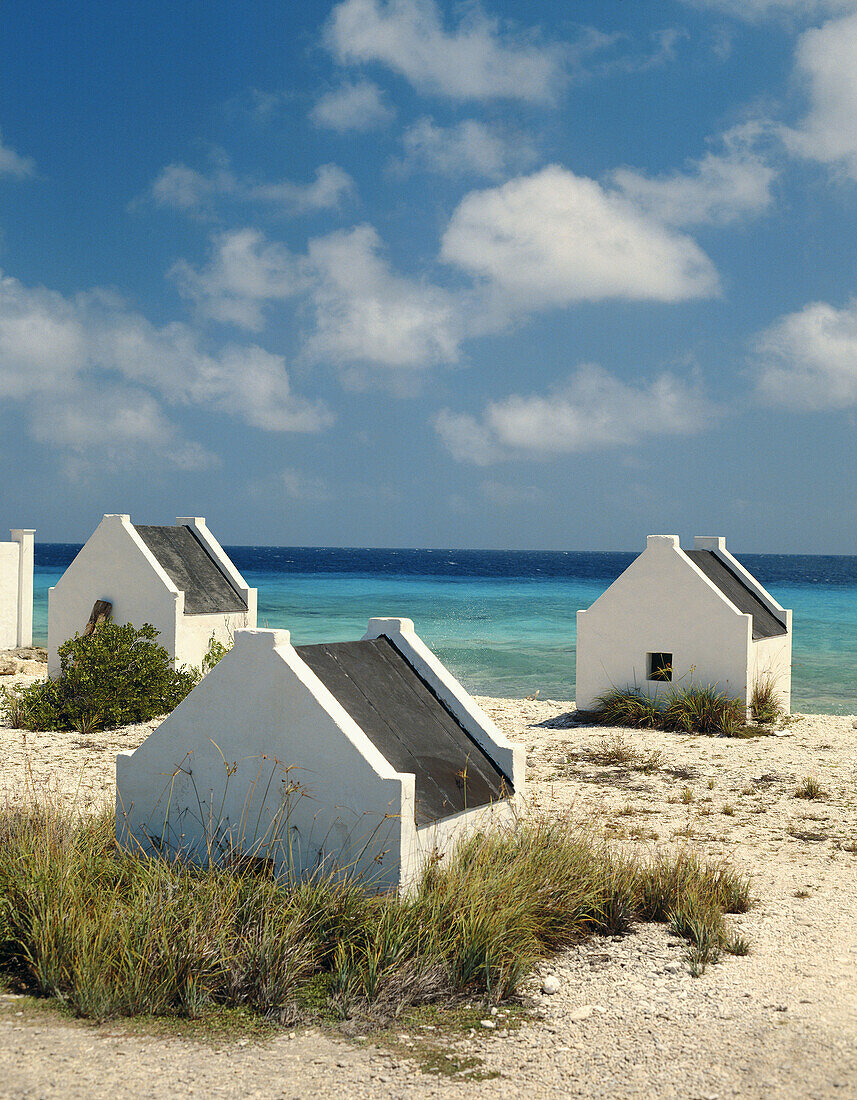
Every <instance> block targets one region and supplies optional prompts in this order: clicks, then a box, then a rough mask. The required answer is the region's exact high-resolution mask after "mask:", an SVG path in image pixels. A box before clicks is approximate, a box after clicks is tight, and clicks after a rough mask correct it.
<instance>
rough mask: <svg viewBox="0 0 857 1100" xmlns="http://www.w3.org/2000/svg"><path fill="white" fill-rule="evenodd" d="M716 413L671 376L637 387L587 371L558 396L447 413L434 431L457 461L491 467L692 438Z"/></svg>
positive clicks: (521, 398) (583, 369)
mask: <svg viewBox="0 0 857 1100" xmlns="http://www.w3.org/2000/svg"><path fill="white" fill-rule="evenodd" d="M712 414H713V410H712V408H711V407H710V405H709V404H708V402H707V401H706V400H705V398H704V397H703V396H702V394H701V393H700V392H699V389H698V388H697V387H696V386H695V385H689V384H688V383H687V382H684V381H682V380H681V379H679V378H676V377H674V376H673V375H670V374H661V375H659V376H658V377H657V378H655V379H654V380H653V381H652V382H649V383H642V384H635V385H634V384H629V383H627V382H624V381H622V380H621V379H619V378H616V377H615V376H614V375H612V374H610V373H609V372H608V371H606V370H604V369H603V368H602V367H599V366H597V365H595V364H587V365H584V366H581V367H579V368H578V369H577V370H576V371H575V372H574V374H573V375H572V376H571V378H570V379H569V380H568V382H567V383H566V384H565V385H564V386H562V387H560V388H559V389H557V390H555V391H553V392H551V393H549V394H547V395H540V394H530V395H526V396H518V395H513V396H511V397H507V398H504V399H503V400H501V401H493V402H491V403H490V404H489V405H488V406H487V407H486V408H485V410H484V411H483V413H482V415H481V417H479V418H477V417H474V416H471V415H469V414H461V413H454V412H451V411H450V410H448V409H446V410H443V411H442V412H441V413H440V414H439V415H438V416H437V418H436V419H435V429H436V430H437V432H438V434H439V435H440V437H441V439H442V441H443V443H444V444H445V446H446V448H447V449H448V450H449V452H450V453H451V454H452V456H453V457H454V458H456V459H458V460H459V461H461V462H472V463H475V464H476V465H478V466H488V465H491V464H492V463H494V462H498V461H501V460H502V459H504V458H511V457H514V456H515V455H523V456H526V457H529V458H550V457H553V456H556V455H561V454H570V453H574V452H581V451H592V450H598V449H602V448H605V447H618V446H628V445H631V444H635V443H640V442H642V441H643V440H645V439H647V438H649V437H652V436H659V435H689V434H693V433H695V432H698V431H701V430H702V429H703V428H704V427H705V426H706V425H707V424H708V423H710V421H711V417H712Z"/></svg>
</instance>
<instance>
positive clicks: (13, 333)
mask: <svg viewBox="0 0 857 1100" xmlns="http://www.w3.org/2000/svg"><path fill="white" fill-rule="evenodd" d="M144 395H146V396H144ZM0 399H2V400H3V401H4V402H5V403H8V402H10V401H15V402H20V403H22V404H23V405H25V406H27V407H30V408H31V409H32V410H34V423H35V424H36V425H39V424H44V423H52V424H56V425H57V428H56V432H51V433H49V438H50V439H53V440H54V441H56V442H57V443H58V444H60V445H69V446H70V445H71V441H72V440H73V439H75V438H79V439H86V438H88V436H87V434H86V431H85V430H84V429H83V428H82V418H83V417H84V416H85V415H86V413H87V411H88V415H89V417H90V423H96V424H97V423H99V421H98V415H97V410H98V409H100V408H101V407H102V406H103V407H104V409H105V411H106V415H107V421H106V427H105V433H106V435H105V439H108V438H116V439H118V438H120V437H121V438H125V439H126V440H128V441H129V442H130V443H135V442H138V441H139V440H140V438H141V437H142V435H143V434H144V433H145V430H146V427H147V426H148V428H149V429H150V432H151V436H150V438H151V441H152V444H153V446H159V447H165V446H167V444H169V447H170V449H171V452H172V453H173V455H174V456H177V457H176V461H183V462H184V463H185V465H187V463H188V462H194V461H208V459H207V458H206V456H205V454H204V453H203V452H202V451H201V450H199V449H198V448H197V449H196V450H194V448H193V447H190V449H188V446H189V445H183V444H182V443H181V439H180V433H179V432H178V430H177V429H174V428H173V427H171V425H170V422H169V421H168V420H167V419H166V416H165V414H164V413H163V411H162V409H163V406H164V405H172V406H193V407H194V408H207V409H209V410H211V411H214V412H218V413H223V414H226V415H229V416H233V417H236V418H237V419H238V420H240V421H241V422H243V423H245V424H249V425H252V426H253V427H258V428H263V429H266V430H269V431H297V432H313V431H318V430H320V429H321V428H324V427H326V426H327V425H328V424H329V423H330V422H331V420H332V417H331V414H330V413H329V411H328V410H327V408H326V407H325V406H324V405H323V404H322V403H320V402H311V401H307V400H305V399H304V398H302V397H300V396H298V395H296V394H294V393H293V392H292V390H291V387H290V382H289V376H288V372H287V371H286V367H285V362H284V360H283V359H282V357H281V356H278V355H272V354H271V353H270V352H267V351H265V350H264V349H262V348H259V347H256V346H252V345H251V346H249V347H238V346H231V347H227V348H225V349H221V350H219V351H218V352H216V353H209V352H206V351H205V350H203V349H202V348H201V347H200V344H199V340H198V337H197V335H196V333H195V332H194V331H193V330H192V329H191V328H189V327H188V326H187V325H184V324H180V323H172V324H168V325H164V326H162V327H157V326H155V325H153V324H152V323H151V322H150V321H149V320H147V318H145V317H144V316H143V315H142V314H140V313H137V312H135V311H134V310H131V309H129V308H128V307H127V306H126V305H125V303H124V302H123V301H122V300H121V299H119V298H118V297H117V296H115V295H112V294H108V293H104V292H99V291H92V292H89V293H86V294H79V295H76V296H75V297H65V296H64V295H62V294H59V293H57V292H56V291H52V290H48V289H45V288H43V287H36V288H31V287H27V286H25V285H24V284H23V283H21V282H19V281H18V280H17V279H14V278H12V277H10V276H2V277H0ZM39 410H47V411H48V413H49V416H48V417H47V419H46V418H45V416H40V415H37V413H38V411H39ZM51 410H52V411H51ZM135 410H136V411H135ZM46 415H47V414H46ZM36 430H37V431H41V430H42V429H41V428H39V427H37V428H36ZM99 430H100V429H99ZM194 455H196V459H195V458H194ZM181 456H184V457H183V458H182V457H181Z"/></svg>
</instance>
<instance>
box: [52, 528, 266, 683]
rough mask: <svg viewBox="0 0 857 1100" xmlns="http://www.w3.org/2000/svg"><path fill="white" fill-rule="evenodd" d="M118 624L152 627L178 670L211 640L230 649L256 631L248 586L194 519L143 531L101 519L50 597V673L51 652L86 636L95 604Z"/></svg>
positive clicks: (55, 664)
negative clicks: (243, 632)
mask: <svg viewBox="0 0 857 1100" xmlns="http://www.w3.org/2000/svg"><path fill="white" fill-rule="evenodd" d="M99 600H102V601H104V602H106V603H109V604H111V605H112V609H111V616H112V619H113V621H114V622H117V623H128V622H130V623H133V624H134V626H137V627H139V626H142V625H143V623H151V624H152V625H153V626H154V627H155V628H156V629H157V630H158V631H159V632H160V636H159V638H158V642H159V643H160V644H161V645H162V646H164V647H165V649H166V650H167V651H168V653H169V654H170V656H171V657H172V658H173V659H174V660H175V663H176V666H177V667H178V666H180V665H185V664H187V665H196V666H199V665H200V664H201V662H202V659H203V657H204V656H205V653H206V651H207V649H208V646H209V642H210V641H211V638H212V637H214V638H216V639H217V640H218V641H220V642H223V643H224V644H228V643H229V642H230V640H231V638H232V635H233V634H234V632H235V631H236V630H237V629H239V628H241V627H248V626H249V627H254V626H255V625H256V589H255V588H250V587H249V586H248V584H247V582H246V581H245V580H244V578H243V577H242V576H241V574H240V573H239V572H238V570H237V569H236V568H235V566H234V565H233V564H232V562H231V560H230V558H229V556H228V554H226V552H225V551H224V549H223V547H222V546H221V545H220V543H219V542H218V541H217V539H216V538H215V537H214V536H213V535H212V534H211V532H210V531H209V530H208V527H207V526H206V523H205V520H204V519H203V518H202V517H200V516H192V517H185V518H180V519H177V520H176V522H175V525H174V526H172V525H171V526H142V525H140V524H133V523H131V518H130V516H125V515H107V516H104V518H103V519H102V521H101V523H99V525H98V527H97V528H96V529H95V531H94V532H93V533H92V535H91V536H90V537H89V540H88V541H87V542H86V544H85V546H83V547H82V548H81V550H80V552H79V553H78V555H77V557H76V558H75V559H74V561H73V562H72V563H71V565H70V566H69V567H68V569H66V571H65V573H63V575H62V576H61V577H60V579H59V580H58V581H57V583H56V585H55V586H54V587H53V588H51V589H49V591H48V672H49V673H50V674H51V675H55V674H56V673H57V672H58V671H59V658H58V657H57V649H58V648H59V646H61V645H62V644H63V642H65V641H67V640H68V639H69V638H72V637H74V635H75V633H81V634H82V633H84V631H85V629H86V626H87V623H88V622H89V619H90V615H91V614H92V612H93V607H94V604H95V603H96V601H99Z"/></svg>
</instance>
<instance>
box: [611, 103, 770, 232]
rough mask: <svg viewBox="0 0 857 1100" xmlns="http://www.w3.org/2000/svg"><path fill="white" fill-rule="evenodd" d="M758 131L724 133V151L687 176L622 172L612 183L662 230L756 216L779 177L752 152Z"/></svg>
mask: <svg viewBox="0 0 857 1100" xmlns="http://www.w3.org/2000/svg"><path fill="white" fill-rule="evenodd" d="M762 129H763V127H761V125H760V124H749V125H748V126H742V127H739V128H737V129H735V130H732V131H730V132H728V133H726V134H724V135H723V138H722V140H723V141H724V143H725V145H726V151H725V152H724V153H722V154H716V153H706V155H705V156H704V157H702V158H701V159H700V160H698V161H695V162H694V163H692V164H691V165H690V167H689V170H688V171H687V172H671V173H669V174H667V175H663V176H657V177H654V178H651V177H648V176H644V175H643V174H642V173H641V172H636V171H633V170H632V169H630V168H620V169H618V170H617V171H615V172H614V173H613V174H612V181H613V183H614V184H615V186H616V187H618V189H619V190H620V191H621V193H622V194H623V195H624V196H625V198H626V199H628V200H629V201H630V202H632V203H633V204H634V206H636V208H637V209H638V210H641V211H643V212H644V213H645V214H647V215H649V216H650V217H652V218H655V219H657V220H658V221H661V222H663V223H664V224H665V225H675V226H686V225H701V224H704V223H707V222H708V223H716V224H720V225H725V224H728V223H729V222H734V221H737V220H738V219H740V218H742V217H746V216H748V215H752V214H760V213H762V212H763V211H765V210H767V209H768V208H769V207H770V205H771V202H772V198H773V197H772V194H771V185H772V184H773V182H774V179H775V178H776V174H777V173H776V171H775V170H774V168H772V167H771V165H770V164H768V163H767V162H766V161H765V159H764V158H763V157H761V156H760V155H759V154H758V153H756V152H754V151H753V150H752V148H751V146H752V143H753V141H754V140H755V139H756V138H757V137H759V136H761V131H762Z"/></svg>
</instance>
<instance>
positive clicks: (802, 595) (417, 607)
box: [35, 543, 857, 714]
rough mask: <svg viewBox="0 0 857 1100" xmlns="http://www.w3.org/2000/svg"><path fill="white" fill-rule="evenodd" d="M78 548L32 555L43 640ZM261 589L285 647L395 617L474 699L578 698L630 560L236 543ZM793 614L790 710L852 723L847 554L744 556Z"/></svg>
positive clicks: (268, 620) (853, 625) (265, 612)
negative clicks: (586, 627)
mask: <svg viewBox="0 0 857 1100" xmlns="http://www.w3.org/2000/svg"><path fill="white" fill-rule="evenodd" d="M78 549H79V547H77V546H70V545H65V544H49V543H40V544H37V545H36V581H35V583H36V594H35V635H36V638H37V641H38V642H41V644H44V642H45V640H46V638H47V590H48V587H49V586H50V585H52V584H54V583H55V582H56V581H57V579H58V578H59V576H60V575H61V573H62V572H63V570H64V569H65V567H66V566H67V565H68V563H69V562H70V561H71V559H72V558H73V557H74V555H75V554H76V553H77V551H78ZM228 550H229V553H230V555H231V557H232V559H233V561H234V562H235V564H236V565H237V566H238V568H239V569H240V570H241V572H242V573H243V574H244V576H245V577H246V578H247V581H248V583H249V584H251V585H254V586H255V587H257V588H258V589H259V625H260V626H272V627H287V628H288V629H289V630H291V632H292V641H293V642H294V643H295V644H302V643H311V642H321V641H344V640H347V639H349V638H359V637H360V636H361V634H362V633H363V631H364V630H365V628H366V622H367V620H368V619H369V617H370V616H372V615H404V616H407V617H409V618H411V619H413V620H414V623H415V625H416V629H417V633H418V634H420V636H421V637H422V638H423V639H424V641H425V642H426V643H427V644H428V645H429V646H431V648H432V649H433V650H435V652H436V653H437V654H438V655H439V657H440V658H441V660H443V661H444V662H445V663H446V664H447V665H448V666H449V667H450V668H451V669H452V671H453V672H454V673H455V675H456V676H458V677H459V679H460V680H461V681H462V682H463V683H464V685H465V686H466V687H467V688H468V689H469V690H470V691H472V692H474V693H475V694H478V695H494V696H509V697H521V696H524V695H529V694H531V693H532V692H534V691H537V690H538V691H539V693H540V697H541V698H542V699H573V698H574V660H575V649H574V647H575V614H576V612H577V610H578V608H582V607H588V606H589V605H590V604H591V603H592V601H593V600H595V599H596V597H598V596H599V595H600V594H601V593H602V592H603V591H604V589H605V588H606V587H607V586H608V585H609V584H610V583H611V582H612V581H613V580H615V578H616V577H617V576H618V575H619V574H620V573H621V572H622V570H623V569H624V568H625V567H626V566H627V565H628V563H629V562H630V561H631V560H632V559H633V557H634V555H633V554H630V553H588V552H582V551H506V550H360V549H326V548H320V547H274V546H233V547H229V548H228ZM740 557H741V560H742V562H743V563H744V564H745V565H746V566H747V567H748V568H749V569H750V571H751V572H752V573H754V574H755V576H757V577H758V578H759V580H760V581H761V582H762V584H764V585H765V587H766V588H768V590H769V591H770V592H771V593H772V594H773V595H774V596H775V597H776V598H777V599H778V600H779V601H780V603H781V604H782V605H783V606H784V607H791V608H793V609H794V666H793V675H792V689H793V706H794V709H795V710H807V711H824V712H827V713H831V714H851V713H854V712H857V557H815V556H813V557H810V556H797V555H768V554H765V555H754V554H742V555H740Z"/></svg>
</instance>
